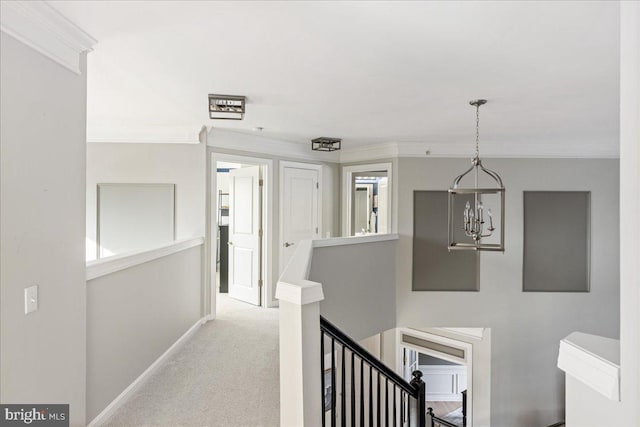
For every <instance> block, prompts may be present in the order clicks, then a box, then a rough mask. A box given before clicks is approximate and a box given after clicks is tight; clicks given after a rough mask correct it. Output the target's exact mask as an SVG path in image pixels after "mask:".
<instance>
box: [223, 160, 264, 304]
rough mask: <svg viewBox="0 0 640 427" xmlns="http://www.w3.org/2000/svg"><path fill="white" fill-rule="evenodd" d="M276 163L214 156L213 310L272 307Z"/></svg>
mask: <svg viewBox="0 0 640 427" xmlns="http://www.w3.org/2000/svg"><path fill="white" fill-rule="evenodd" d="M270 166H271V161H270V160H267V159H258V158H251V157H244V156H235V155H226V154H220V153H211V187H210V188H211V191H210V198H211V203H210V206H211V210H210V221H211V222H210V224H211V228H210V229H211V233H210V236H211V240H210V247H211V250H210V254H211V264H210V265H211V272H212V275H211V279H212V280H211V282H212V283H211V307H212V314H213V316H215V312H216V306H217V305H219V304H220V302H224V301H228V300H229V299H233V300H237V301H241V302H244V303H248V304H252V305H257V306H265V307H266V306H271V305H272V301H271V300H272V299H271V298H270V294H271V277H270V275H271V268H270V263H271V261H270V256H269V251H268V250H267V248H268V247H269V244H270V242H271V234H272V233H271V218H270V215H269V212H270V209H269V206H270V199H271V192H270V187H269V186H270V185H271V179H270V178H271V173H272V172H271V169H270Z"/></svg>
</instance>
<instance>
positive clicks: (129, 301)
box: [87, 245, 204, 421]
mask: <svg viewBox="0 0 640 427" xmlns="http://www.w3.org/2000/svg"><path fill="white" fill-rule="evenodd" d="M203 248H204V246H203V245H198V246H196V247H193V248H190V249H186V250H184V251H181V252H177V253H174V254H171V255H168V256H164V257H161V258H158V259H154V260H152V261H148V262H145V263H143V264H139V265H136V266H134V267H131V268H128V269H126V270H121V271H117V272H114V273H111V274H108V275H105V276H101V277H97V278H95V279H93V280H89V281H88V282H87V420H88V421H90V420H92V419H93V418H95V417H96V416H97V415H98V414H99V413H100V412H101V411H102V410H103V409H105V407H106V406H107V405H108V404H109V403H111V401H112V400H113V399H115V398H116V397H117V396H118V395H119V394H120V393H121V392H122V391H124V389H125V388H127V387H128V386H129V384H131V383H132V382H133V381H134V380H135V379H136V378H137V377H138V376H139V375H140V374H142V373H143V372H144V371H145V370H146V369H147V368H148V367H149V366H150V365H151V364H152V363H153V362H154V361H155V360H156V359H157V358H158V357H159V356H160V355H162V353H164V352H165V351H166V350H167V349H168V348H169V347H170V346H171V345H172V344H173V343H174V342H175V341H176V340H177V339H178V338H180V337H181V336H182V335H183V334H184V333H185V332H186V331H187V330H188V329H189V328H190V327H191V326H192V325H194V323H195V322H196V321H198V319H200V317H201V292H202V279H203V276H202V262H203ZM98 262H101V261H98ZM105 262H108V261H107V260H105Z"/></svg>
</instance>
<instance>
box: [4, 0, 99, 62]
mask: <svg viewBox="0 0 640 427" xmlns="http://www.w3.org/2000/svg"><path fill="white" fill-rule="evenodd" d="M0 30H2V31H3V32H5V33H7V34H9V35H10V36H12V37H14V38H16V39H18V40H20V41H21V42H22V43H24V44H26V45H27V46H29V47H31V48H32V49H35V50H37V51H38V52H40V53H41V54H43V55H45V56H46V57H48V58H50V59H52V60H53V61H55V62H57V63H58V64H60V65H62V66H63V67H65V68H66V69H68V70H70V71H73V72H74V73H76V74H80V73H81V72H82V70H80V55H81V54H83V53H84V52H90V51H91V50H93V45H95V44H96V43H97V41H96V40H95V39H94V38H93V37H91V36H90V35H89V34H87V33H86V32H85V31H84V30H82V29H81V28H80V27H78V26H77V25H76V24H74V23H73V22H71V21H70V20H69V19H67V17H65V16H64V15H63V14H61V13H60V12H58V11H57V10H56V9H55V8H53V7H52V6H51V5H49V4H48V3H47V2H44V1H39V0H29V1H26V0H13V1H0Z"/></svg>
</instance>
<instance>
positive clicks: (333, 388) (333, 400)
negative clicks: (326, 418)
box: [331, 338, 336, 427]
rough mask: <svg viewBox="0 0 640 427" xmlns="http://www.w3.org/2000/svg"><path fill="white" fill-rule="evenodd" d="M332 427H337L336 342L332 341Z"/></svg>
mask: <svg viewBox="0 0 640 427" xmlns="http://www.w3.org/2000/svg"><path fill="white" fill-rule="evenodd" d="M331 427H336V340H335V339H333V338H332V339H331Z"/></svg>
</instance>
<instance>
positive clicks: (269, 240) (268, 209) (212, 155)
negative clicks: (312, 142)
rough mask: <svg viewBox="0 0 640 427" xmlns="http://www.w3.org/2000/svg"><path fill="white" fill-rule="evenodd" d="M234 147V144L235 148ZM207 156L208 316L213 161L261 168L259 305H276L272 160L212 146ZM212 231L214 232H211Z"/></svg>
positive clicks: (212, 297) (212, 295) (214, 202)
mask: <svg viewBox="0 0 640 427" xmlns="http://www.w3.org/2000/svg"><path fill="white" fill-rule="evenodd" d="M208 139H209V135H208V134H207V140H208ZM236 148H237V147H236ZM207 153H208V158H209V159H210V161H211V164H210V165H209V168H208V169H207V171H208V172H207V173H210V174H211V177H210V180H209V182H210V185H211V188H210V189H209V190H210V191H207V206H208V207H209V220H208V222H209V224H210V232H209V234H208V237H207V238H208V241H209V245H210V251H209V255H210V256H209V260H207V262H209V263H210V264H211V272H212V274H211V279H212V280H210V283H209V285H208V286H207V288H208V290H209V294H210V295H209V296H210V304H211V315H212V316H213V317H214V318H215V310H216V293H217V291H216V288H217V283H214V280H213V278H214V277H215V274H213V273H214V272H215V268H216V261H215V260H216V257H217V253H216V245H215V244H213V242H215V239H216V237H217V230H218V222H217V221H218V215H217V208H218V206H217V204H218V198H217V197H214V193H215V194H216V196H217V193H216V188H217V184H218V182H217V173H215V172H214V171H215V170H216V169H217V167H216V164H217V162H220V161H222V162H232V163H241V164H246V165H257V166H261V167H263V169H264V170H263V172H264V174H263V176H262V179H263V180H264V187H263V191H264V192H265V193H264V197H263V207H262V221H263V239H262V254H263V256H264V258H263V263H262V278H263V281H264V282H263V283H264V285H263V287H262V296H261V298H262V305H263V306H265V307H277V306H278V301H277V300H276V299H275V297H273V296H272V295H273V294H274V292H272V288H273V286H274V283H275V281H274V280H273V278H272V277H273V250H272V249H271V248H273V187H274V178H273V175H274V173H273V169H274V168H273V160H272V159H267V158H263V157H251V156H243V155H239V154H225V153H219V152H216V151H215V149H214V147H212V146H210V145H209V146H208V147H207ZM214 233H216V234H214Z"/></svg>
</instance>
